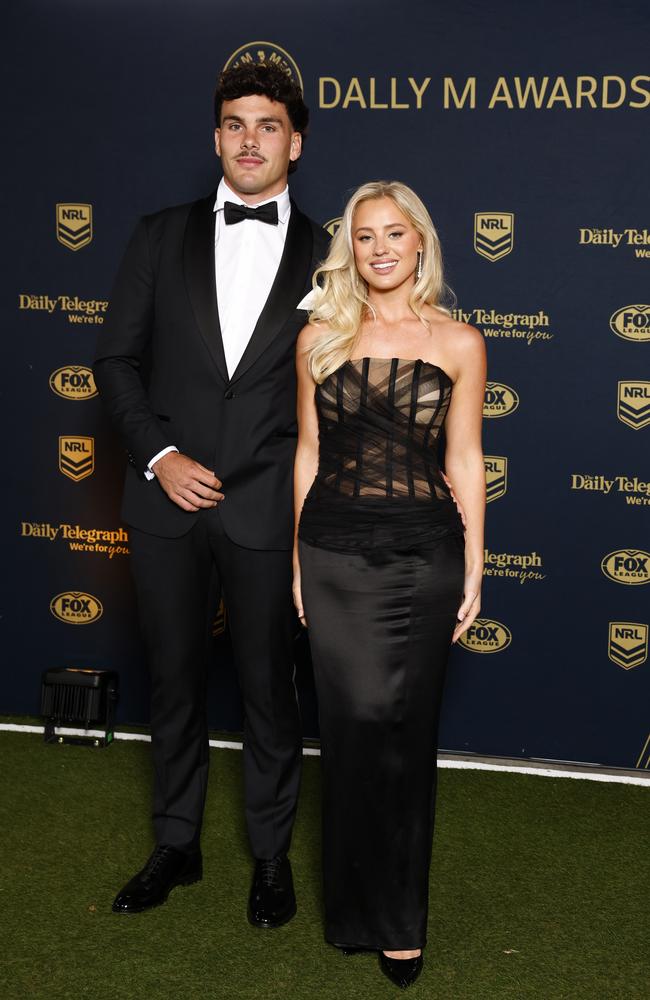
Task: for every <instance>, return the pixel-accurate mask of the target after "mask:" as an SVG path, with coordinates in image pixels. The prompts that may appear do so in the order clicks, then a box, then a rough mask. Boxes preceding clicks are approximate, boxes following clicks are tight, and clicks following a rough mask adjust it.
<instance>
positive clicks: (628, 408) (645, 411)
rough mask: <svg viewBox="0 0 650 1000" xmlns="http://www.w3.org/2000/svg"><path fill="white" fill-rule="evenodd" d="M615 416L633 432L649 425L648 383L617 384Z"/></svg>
mask: <svg viewBox="0 0 650 1000" xmlns="http://www.w3.org/2000/svg"><path fill="white" fill-rule="evenodd" d="M616 416H617V417H618V419H619V420H622V421H623V423H624V424H627V426H628V427H631V428H632V429H633V430H635V431H639V430H641V428H642V427H647V426H648V424H650V382H619V383H618V401H617V407H616Z"/></svg>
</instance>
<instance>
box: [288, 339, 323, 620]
mask: <svg viewBox="0 0 650 1000" xmlns="http://www.w3.org/2000/svg"><path fill="white" fill-rule="evenodd" d="M316 336H317V331H316V329H315V328H314V327H313V326H312V325H311V324H308V325H307V326H305V327H303V329H302V330H301V332H300V334H299V336H298V341H297V344H296V370H297V373H298V403H297V411H298V414H297V415H298V445H297V448H296V458H295V463H294V467H293V498H294V505H293V506H294V523H295V528H294V545H293V600H294V603H295V605H296V610H297V612H298V617H299V618H300V621H301V622H302V623H303V625H305V624H306V622H305V616H304V612H303V606H302V594H301V590H300V562H299V559H298V524H299V523H300V514H301V512H302V505H303V504H304V502H305V497H306V496H307V494H308V493H309V489H310V487H311V485H312V483H313V481H314V479H315V478H316V473H317V471H318V415H317V413H316V399H315V392H316V384H315V382H314V380H313V378H312V377H311V373H310V371H309V367H308V364H307V362H308V358H309V348H310V347H311V346H312V344H313V342H314V340H315V338H316Z"/></svg>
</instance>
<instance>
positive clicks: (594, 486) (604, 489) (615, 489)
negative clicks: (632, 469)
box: [571, 472, 650, 507]
mask: <svg viewBox="0 0 650 1000" xmlns="http://www.w3.org/2000/svg"><path fill="white" fill-rule="evenodd" d="M571 489H572V490H584V491H586V492H588V493H601V494H603V495H604V496H609V495H613V494H614V493H620V494H622V495H623V497H624V499H625V503H626V504H629V505H630V506H631V507H643V506H650V480H645V479H640V478H639V477H638V476H612V477H611V478H609V479H608V478H607V476H605V475H602V474H600V473H599V474H594V473H586V472H574V473H573V474H572V475H571Z"/></svg>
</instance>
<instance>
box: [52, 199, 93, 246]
mask: <svg viewBox="0 0 650 1000" xmlns="http://www.w3.org/2000/svg"><path fill="white" fill-rule="evenodd" d="M56 238H57V240H58V241H59V243H61V244H63V246H64V247H67V249H68V250H81V248H82V247H85V246H88V244H89V243H90V241H91V240H92V238H93V206H92V205H84V204H81V203H80V202H76V203H74V204H73V203H67V202H60V203H59V204H58V205H57V206H56Z"/></svg>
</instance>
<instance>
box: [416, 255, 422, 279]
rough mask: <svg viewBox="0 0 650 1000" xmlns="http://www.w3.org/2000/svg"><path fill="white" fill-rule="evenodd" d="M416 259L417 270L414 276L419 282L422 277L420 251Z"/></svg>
mask: <svg viewBox="0 0 650 1000" xmlns="http://www.w3.org/2000/svg"><path fill="white" fill-rule="evenodd" d="M417 257H418V266H417V268H416V270H415V276H416V278H417V279H418V281H419V280H420V278H421V277H422V251H421V250H418V252H417Z"/></svg>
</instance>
